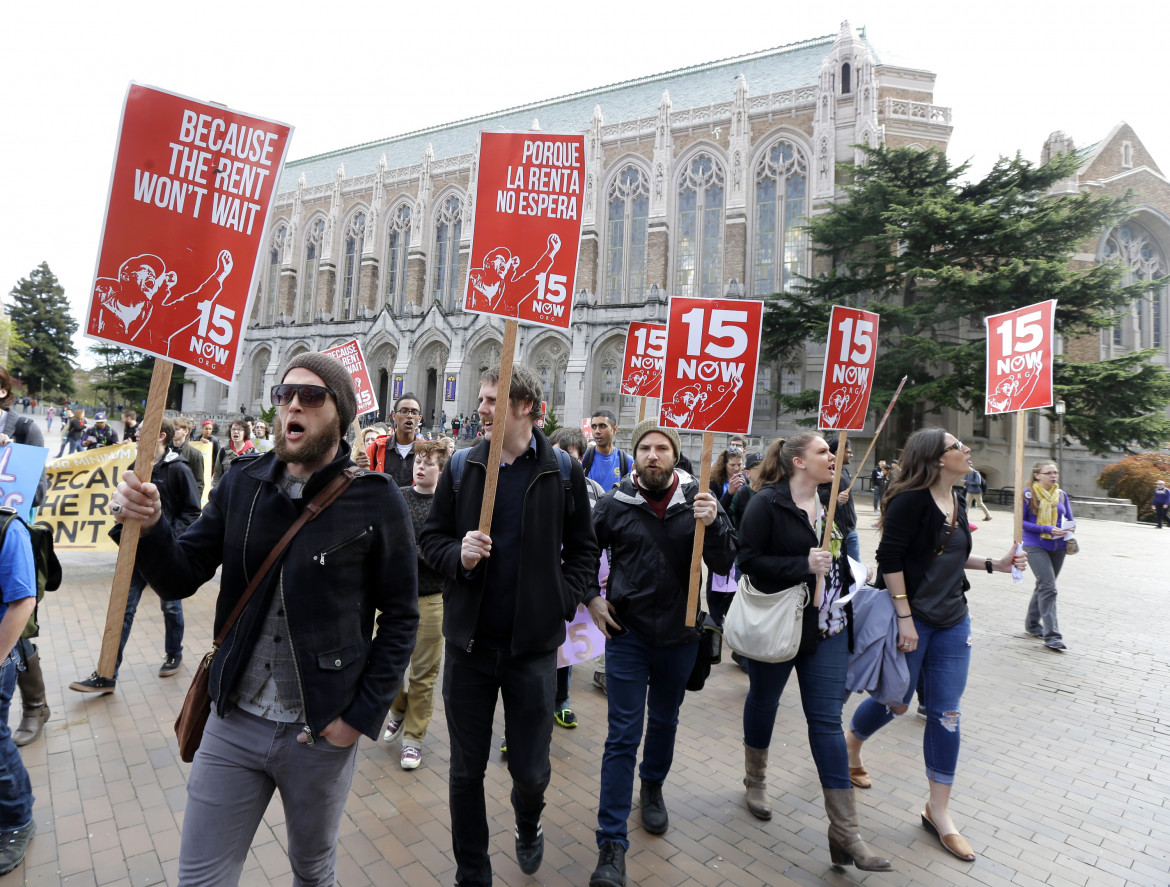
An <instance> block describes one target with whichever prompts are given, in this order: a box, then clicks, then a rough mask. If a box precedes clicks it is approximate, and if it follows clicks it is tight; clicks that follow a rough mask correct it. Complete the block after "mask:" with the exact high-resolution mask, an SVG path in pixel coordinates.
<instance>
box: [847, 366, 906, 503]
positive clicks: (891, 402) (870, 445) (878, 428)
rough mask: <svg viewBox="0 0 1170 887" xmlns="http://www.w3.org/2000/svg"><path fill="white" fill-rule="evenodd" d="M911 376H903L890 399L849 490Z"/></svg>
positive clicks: (851, 488) (851, 487)
mask: <svg viewBox="0 0 1170 887" xmlns="http://www.w3.org/2000/svg"><path fill="white" fill-rule="evenodd" d="M909 378H910V377H909V376H903V377H902V381H901V382H899V383H898V390H897V391H895V392H894V397H893V399H892V400H891V401H890V405H889V406H888V407H886V412H885V415H884V416H882V420H881V421H880V422H878V427H877V430H876V431H874V433H873V440H871V441H870V442H869V448H868V449H867V450H866V451H865V455H864V456H862V457H861V461H860V462H858V463H857V473H856V474H854V475H853V479H852V480H851V481H849V487H848V491H852V490H853V485H854V484H855V483H857V479H858V478H859V477H861V466H862V465H864V464H865V460H866V459H868V458H869V454H870V453H872V452H873V445H874V444H876V443H877V439H878V437H879V436H880V435H881V433H882V429H883V428H885V427H886V420H887V419H888V418H890V413H892V412H893V410H894V404H896V403H897V402H898V395H899V394H901V393H902V386H903V385H905V384H906V380H907V379H909Z"/></svg>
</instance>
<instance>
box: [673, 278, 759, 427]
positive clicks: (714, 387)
mask: <svg viewBox="0 0 1170 887" xmlns="http://www.w3.org/2000/svg"><path fill="white" fill-rule="evenodd" d="M763 320H764V303H763V302H759V301H755V300H749V299H693V298H686V297H680V296H675V297H674V298H672V299H671V300H670V310H669V315H668V320H667V324H666V328H667V335H666V363H665V367H664V373H663V384H662V406H661V408H660V414H659V420H658V421H659V424H661V425H663V426H666V427H673V428H685V429H689V430H691V431H720V432H726V433H728V434H747V433H748V431H749V430H750V429H751V424H752V408H753V407H754V405H755V392H756V363H757V361H758V359H759V353H760V330H761V327H762V325H763Z"/></svg>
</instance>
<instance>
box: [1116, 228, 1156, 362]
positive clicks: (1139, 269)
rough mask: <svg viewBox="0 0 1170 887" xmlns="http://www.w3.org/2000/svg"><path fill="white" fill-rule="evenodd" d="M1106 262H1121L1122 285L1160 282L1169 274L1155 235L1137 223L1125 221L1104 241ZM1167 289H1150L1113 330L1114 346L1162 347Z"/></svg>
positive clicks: (1154, 287) (1153, 287)
mask: <svg viewBox="0 0 1170 887" xmlns="http://www.w3.org/2000/svg"><path fill="white" fill-rule="evenodd" d="M1105 259H1106V260H1109V259H1114V260H1116V261H1119V262H1121V265H1122V268H1123V269H1124V277H1123V278H1122V284H1124V285H1126V286H1128V285H1132V284H1135V283H1141V282H1142V281H1144V280H1157V279H1158V278H1160V277H1164V276H1165V275H1166V273H1167V264H1166V255H1165V253H1164V252H1163V250H1162V248H1161V246H1160V245H1159V244H1158V242H1157V240H1155V239H1154V237H1153V235H1152V234H1150V232H1149V231H1147V230H1146V229H1145V228H1143V227H1142V226H1141V225H1139V224H1137V223H1136V222H1126V223H1125V224H1124V225H1120V226H1118V227H1117V228H1115V229H1113V231H1112V232H1111V233H1110V234H1109V237H1108V238H1106V240H1105ZM1165 290H1166V287H1162V286H1151V287H1150V288H1149V290H1148V291H1147V292H1146V295H1144V296H1142V297H1141V298H1139V299H1137V300H1136V301H1134V302H1133V304H1132V305H1131V306H1130V308H1129V310H1128V311H1127V312H1126V313H1125V314H1124V315H1123V316H1122V317H1121V319H1120V320H1119V321H1118V323H1117V325H1116V326H1114V327H1113V344H1114V345H1115V346H1119V347H1126V348H1161V347H1162V344H1163V342H1164V338H1163V324H1164V319H1163V314H1164V312H1163V310H1162V307H1163V304H1164V300H1165V298H1166V292H1165Z"/></svg>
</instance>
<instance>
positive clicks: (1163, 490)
mask: <svg viewBox="0 0 1170 887" xmlns="http://www.w3.org/2000/svg"><path fill="white" fill-rule="evenodd" d="M1168 511H1170V487H1167V486H1166V481H1164V480H1156V481H1154V515H1155V516H1156V517H1157V520H1158V529H1159V530H1160V529H1162V521H1165V520H1170V518H1167V516H1166V514H1167V512H1168Z"/></svg>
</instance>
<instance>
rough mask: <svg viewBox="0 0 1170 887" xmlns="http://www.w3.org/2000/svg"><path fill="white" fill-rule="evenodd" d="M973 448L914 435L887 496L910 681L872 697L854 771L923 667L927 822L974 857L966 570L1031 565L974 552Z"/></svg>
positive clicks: (856, 736)
mask: <svg viewBox="0 0 1170 887" xmlns="http://www.w3.org/2000/svg"><path fill="white" fill-rule="evenodd" d="M970 455H971V450H970V448H968V447H966V446H964V445H963V442H962V441H960V440H959V439H958V438H956V437H955V436H954V435H953V434H950V433H949V432H946V431H943V430H942V429H941V428H924V429H922V430H921V431H916V432H914V434H912V435H910V439H909V440H908V441H906V447H905V449H904V450H903V451H902V458H901V467H900V470H899V472H898V476H897V478H896V479H895V480H894V481H893V483H891V484H890V485H889V487H888V488H887V489H886V493H885V495H884V496H883V497H882V518H881V528H882V538H881V543H880V544H879V545H878V550H877V562H878V568H879V570H880V571H881V572H880V574H879V577H878V586H879V587H883V586H884V587H885V588H886V590H887V591H889V593H890V597H891V598H893V602H894V610H895V611H896V612H897V614H898V649H899V650H900V651H901V652H903V653H905V654H906V664H907V665H908V666H909V668H910V684H909V688H908V689H907V691H906V697H905V699H904V700H903V704H902V705H897V706H890V707H887V706H885V705H882V704H881V703H879V702H876V701H874V700H873V699H872V698H870V699H866V700H865V701H863V702H862V703H861V705H859V706H858V707H857V710H856V711H855V712H854V713H853V721H852V723H851V724H850V725H849V730H848V731H847V732H846V734H845V741H846V744H847V746H848V748H849V775H850V779H851V780H852V781H853V784H854V785H855V786H858V787H859V788H869V786H870V785H871V784H872V783H871V780H870V778H869V774H868V773H867V772H866V770H865V766H864V765H863V764H862V763H861V744H862V743H863V742H865V740H867V739H869V737H870V736H872V735H873V734H874V733H876V732H877V731H878V730H880V729H881V728H882V727H884V726H885V725H886V724H888V723H889V722H890V721H892V720H893V719H894V717H895V716H896V715H900V714H903V713H904V712H905V711H906V709H907V707H908V706H909V703H910V700H911V699H912V698H913V696H914V690H915V687H916V686H917V685H918V683H919V675H920V674H921V676H922V687H923V706H924V707H925V710H926V729H925V731H924V733H923V739H922V750H923V757H924V758H925V761H926V778H927V781H928V784H929V788H930V798H929V800H928V801H927V802H926V806H925V807H924V809H923V812H922V827H923V828H925V829H926V830H927V831H929V832H930V833H931V834H933V835H934V836H935V837H937V838H938V839H939V841H940V842H941V843H942V845H943V847H944V848H945V849H946V850H947V851H948V852H949V853H950V854H952V855H953V856H956V857H958V858H959V859H962V860H965V861H968V862H971V861H973V860H974V859H975V853H974V852H973V851H972V850H971V845H970V844H969V843H968V842H967V839H966V838H964V837H963V836H962V835H960V834H959V830H958V829H957V828H955V824H954V822H953V821H952V819H951V814H950V809H949V804H950V797H951V786H952V785H953V784H954V781H955V769H956V765H957V763H958V759H959V701H960V700H961V698H962V696H963V690H964V689H965V688H966V686H967V670H968V668H969V667H970V665H971V617H970V615H969V614H968V612H967V595H966V592H967V589H968V588H970V587H971V586H970V583H968V582H967V577H966V576H965V575H964V570H984V569H985V570H987V572H989V573H991V572H995V571H998V572H1000V573H1009V572H1011V569H1012V566H1013V565H1014V566H1016V567H1017V568H1019V569H1021V570H1023V569H1025V568H1026V566H1027V563H1028V561H1027V557H1026V556H1025V555H1024V554H1023V553H1022V552H1021V553H1020V554H1016V553H1015V545H1014V544H1013V545H1012V547H1011V548H1009V549H1008V552H1007V554H1005V555H1003V556H1002V557H1000V558H998V559H993V558H990V557H983V556H980V555H973V554H971V528H970V525H969V524H968V523H967V507H966V503H965V502H964V501H963V497H962V496H958V495H956V494H955V489H954V487H955V484H956V483H958V482H959V481H960V480H961V479H962V477H963V476H964V475H965V474H966V473H967V472H969V471H970V470H971V458H970Z"/></svg>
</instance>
